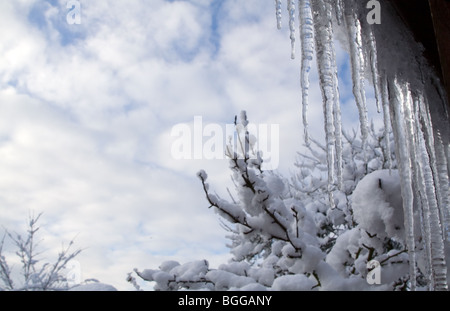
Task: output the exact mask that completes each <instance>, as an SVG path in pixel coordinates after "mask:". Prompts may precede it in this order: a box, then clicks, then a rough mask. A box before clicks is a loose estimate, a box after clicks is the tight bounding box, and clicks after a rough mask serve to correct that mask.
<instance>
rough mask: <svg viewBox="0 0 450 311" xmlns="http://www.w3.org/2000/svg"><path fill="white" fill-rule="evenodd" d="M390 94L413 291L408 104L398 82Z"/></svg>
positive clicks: (411, 193) (414, 280)
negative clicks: (406, 111) (406, 110)
mask: <svg viewBox="0 0 450 311" xmlns="http://www.w3.org/2000/svg"><path fill="white" fill-rule="evenodd" d="M389 92H390V95H391V98H392V100H391V101H390V102H389V106H390V112H391V122H392V128H393V130H394V135H395V138H396V139H395V145H396V149H397V156H398V159H397V161H398V166H399V174H400V179H401V192H402V198H403V213H404V222H405V240H406V245H407V247H408V254H409V268H410V271H409V275H410V284H411V285H410V286H411V290H415V289H416V276H417V273H416V254H415V246H416V242H415V239H414V210H413V209H414V192H413V184H412V182H413V179H412V174H411V155H410V148H409V140H408V135H407V126H406V124H405V120H404V119H403V116H404V115H405V111H404V109H405V108H404V106H405V103H407V102H406V101H405V99H404V96H403V93H402V90H401V88H400V86H399V85H398V83H397V81H396V80H394V81H390V82H389Z"/></svg>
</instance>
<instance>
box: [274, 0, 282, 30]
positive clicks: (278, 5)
mask: <svg viewBox="0 0 450 311" xmlns="http://www.w3.org/2000/svg"><path fill="white" fill-rule="evenodd" d="M275 9H276V11H275V14H276V17H277V28H278V29H281V0H275Z"/></svg>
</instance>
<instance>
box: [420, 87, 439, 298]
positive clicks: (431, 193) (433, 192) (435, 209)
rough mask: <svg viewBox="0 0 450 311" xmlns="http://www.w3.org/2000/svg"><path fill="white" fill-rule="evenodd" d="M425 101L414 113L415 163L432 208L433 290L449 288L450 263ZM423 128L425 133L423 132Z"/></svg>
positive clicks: (430, 227)
mask: <svg viewBox="0 0 450 311" xmlns="http://www.w3.org/2000/svg"><path fill="white" fill-rule="evenodd" d="M422 101H423V99H422V98H421V96H419V98H416V99H415V113H414V115H413V116H414V119H415V120H416V122H414V124H415V126H416V133H417V136H416V137H417V141H416V144H415V146H416V150H417V155H418V157H417V161H414V163H415V165H416V166H417V167H418V169H420V171H421V175H422V176H421V177H422V178H420V179H419V178H418V181H417V183H418V184H421V185H422V186H423V187H424V190H425V193H424V195H425V199H426V204H427V206H428V208H429V213H428V217H426V218H425V219H424V221H425V222H428V227H429V229H430V231H429V233H427V234H428V235H429V236H428V239H427V241H428V243H429V244H428V248H429V250H430V255H431V258H430V259H431V279H432V282H431V284H432V288H431V289H434V290H447V265H446V260H445V249H444V247H445V246H444V239H443V230H442V224H441V220H440V217H441V215H440V209H439V203H438V201H439V199H438V198H439V193H438V191H439V188H440V187H439V181H438V180H437V179H436V178H435V177H434V176H433V166H434V165H433V161H435V156H434V148H433V146H430V144H428V146H427V144H426V142H425V141H426V140H428V142H430V141H431V139H432V137H433V136H432V133H430V132H429V131H428V130H429V126H431V124H430V123H429V120H428V119H427V118H426V119H425V118H424V114H422V115H421V114H419V109H420V105H421V102H422ZM422 109H423V107H422ZM422 128H423V129H424V131H425V132H423V131H422ZM428 135H431V136H428ZM426 138H428V139H426ZM430 147H431V148H430Z"/></svg>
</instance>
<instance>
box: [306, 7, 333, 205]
mask: <svg viewBox="0 0 450 311" xmlns="http://www.w3.org/2000/svg"><path fill="white" fill-rule="evenodd" d="M312 9H313V20H314V39H315V43H316V57H317V66H318V72H319V80H320V88H321V90H322V98H323V111H324V119H325V140H326V149H327V164H328V192H329V199H330V205H331V206H332V207H334V199H333V194H332V190H333V188H334V185H335V167H336V166H335V165H336V164H335V153H336V128H335V121H336V120H335V115H334V111H335V109H334V107H335V101H336V99H337V97H338V94H336V89H337V88H336V81H335V72H336V69H335V68H336V59H335V57H334V55H335V53H334V46H333V29H332V23H331V12H332V10H331V5H330V3H329V2H328V1H323V0H317V1H313V2H312Z"/></svg>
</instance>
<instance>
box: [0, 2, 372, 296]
mask: <svg viewBox="0 0 450 311" xmlns="http://www.w3.org/2000/svg"><path fill="white" fill-rule="evenodd" d="M67 2H68V1H67V0H47V1H44V0H40V1H35V0H14V1H1V3H0V55H1V57H0V225H1V226H2V230H3V228H7V229H9V230H10V231H15V230H17V231H20V230H22V229H23V228H24V225H25V222H26V219H27V216H28V215H29V214H30V213H32V212H34V213H35V214H37V213H40V212H43V216H42V218H41V223H40V224H41V227H42V228H41V231H40V234H41V236H40V237H41V239H42V240H43V241H42V243H41V247H42V248H43V250H46V251H48V252H49V253H52V252H54V251H58V250H59V249H60V248H61V243H62V242H65V243H68V242H69V241H70V240H71V239H73V238H75V244H76V245H77V246H78V247H80V248H83V249H84V251H83V252H82V253H81V254H80V255H79V257H78V261H79V262H80V265H81V270H82V273H83V278H97V279H99V280H100V281H102V282H105V283H108V284H111V285H114V286H116V287H117V288H118V289H121V290H127V289H132V287H131V285H129V284H128V283H127V282H126V281H125V278H126V275H127V273H128V272H131V271H132V270H133V268H135V267H137V268H139V269H144V268H156V267H158V265H159V264H160V263H161V262H162V261H164V260H166V259H175V260H178V261H180V262H185V261H188V260H193V259H208V260H209V261H210V263H211V265H212V266H215V265H218V264H219V263H221V262H223V261H224V260H226V258H228V254H227V253H228V252H227V251H228V250H227V248H226V247H225V243H226V242H227V240H226V238H225V235H226V232H225V231H224V230H223V229H222V228H221V227H220V223H219V221H218V217H217V215H215V214H214V213H213V211H211V210H209V209H208V204H207V202H206V200H205V199H204V194H203V192H202V187H201V183H200V181H199V180H198V179H197V178H196V176H195V174H196V172H197V171H198V170H199V169H205V170H206V171H207V173H208V174H209V176H210V183H211V187H213V188H214V189H215V190H217V192H218V193H219V194H223V193H226V187H227V186H230V185H231V181H230V177H229V176H230V174H229V172H228V170H227V161H226V160H206V159H200V160H179V159H175V158H174V157H173V154H172V153H171V150H172V148H171V147H172V144H173V142H174V137H173V136H171V130H172V129H173V127H174V126H175V125H177V124H179V123H185V124H192V122H193V120H194V117H195V116H201V117H202V121H203V123H204V125H207V124H212V123H213V124H218V125H220V126H223V127H224V128H225V125H226V124H231V123H232V122H233V121H234V116H235V115H236V114H239V112H240V111H241V110H246V111H247V114H248V117H249V119H250V121H251V122H253V123H255V124H267V125H271V124H278V125H279V129H280V131H279V146H280V149H279V158H280V163H279V170H280V171H281V172H282V173H283V174H288V173H289V171H290V170H291V168H292V164H293V162H294V160H295V156H296V151H298V150H300V149H301V148H302V132H303V129H302V126H301V107H300V105H301V102H300V101H301V93H300V88H299V84H300V83H299V75H300V74H299V70H300V69H299V68H300V62H299V60H298V58H299V57H297V59H296V60H291V59H290V41H289V34H288V29H287V27H286V17H287V14H286V11H285V10H283V17H284V23H283V27H284V28H283V29H282V30H281V31H280V30H277V27H276V20H275V9H274V3H273V1H272V0H246V1H242V0H191V1H173V0H172V1H163V0H130V1H106V0H80V1H79V3H80V4H81V11H80V17H81V24H69V23H68V22H67V19H66V17H67V14H68V11H69V10H68V9H67V8H66V4H67ZM296 44H297V50H298V49H299V42H298V40H297V42H296ZM338 62H339V66H340V68H341V72H342V73H343V76H342V77H341V79H342V81H341V86H340V89H341V97H342V99H343V102H344V115H343V119H344V121H346V122H347V125H346V127H349V125H348V124H350V126H357V125H356V123H355V122H356V120H355V115H356V111H355V108H354V105H353V104H351V103H350V102H352V101H353V99H352V98H351V87H350V79H349V77H348V76H345V75H346V74H347V75H348V73H349V70H348V60H347V55H346V54H345V53H344V52H342V51H341V50H339V51H338ZM312 85H313V86H312V89H311V109H310V112H309V118H310V124H311V126H312V129H311V132H312V133H313V135H314V136H316V137H322V135H323V134H322V132H323V125H322V112H321V98H320V91H319V89H318V85H317V73H315V71H314V72H313V73H312ZM369 93H370V92H369ZM347 102H348V103H347ZM372 106H374V105H372ZM371 109H373V108H371ZM225 139H226V138H225V137H224V142H225Z"/></svg>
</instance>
